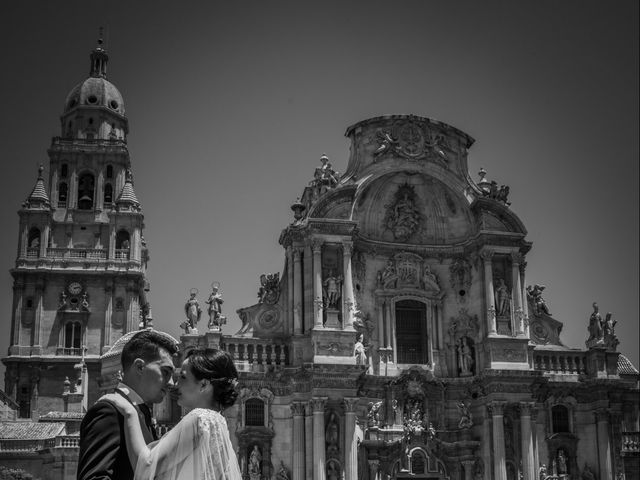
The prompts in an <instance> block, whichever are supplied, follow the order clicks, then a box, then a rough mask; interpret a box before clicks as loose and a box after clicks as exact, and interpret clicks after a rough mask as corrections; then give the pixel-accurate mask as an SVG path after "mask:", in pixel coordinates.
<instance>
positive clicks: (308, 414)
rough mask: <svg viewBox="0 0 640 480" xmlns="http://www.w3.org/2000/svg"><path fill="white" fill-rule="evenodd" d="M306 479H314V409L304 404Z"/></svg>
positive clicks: (307, 403) (308, 403) (308, 404)
mask: <svg viewBox="0 0 640 480" xmlns="http://www.w3.org/2000/svg"><path fill="white" fill-rule="evenodd" d="M304 443H305V467H304V469H305V477H304V478H305V479H308V478H313V408H312V407H311V403H310V402H305V404H304Z"/></svg>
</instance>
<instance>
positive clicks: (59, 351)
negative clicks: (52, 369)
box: [56, 347, 82, 357]
mask: <svg viewBox="0 0 640 480" xmlns="http://www.w3.org/2000/svg"><path fill="white" fill-rule="evenodd" d="M56 355H70V356H73V357H80V356H82V348H64V347H58V348H56Z"/></svg>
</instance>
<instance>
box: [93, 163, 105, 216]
mask: <svg viewBox="0 0 640 480" xmlns="http://www.w3.org/2000/svg"><path fill="white" fill-rule="evenodd" d="M97 180H98V181H97V182H96V188H95V192H94V195H95V197H96V201H95V202H94V205H95V206H96V210H103V209H104V177H103V176H102V172H100V173H99V174H98V179H97Z"/></svg>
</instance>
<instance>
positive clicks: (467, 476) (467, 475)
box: [460, 460, 476, 480]
mask: <svg viewBox="0 0 640 480" xmlns="http://www.w3.org/2000/svg"><path fill="white" fill-rule="evenodd" d="M460 463H461V464H462V465H463V466H464V480H473V466H474V465H475V463H476V462H474V461H473V460H462V461H461V462H460Z"/></svg>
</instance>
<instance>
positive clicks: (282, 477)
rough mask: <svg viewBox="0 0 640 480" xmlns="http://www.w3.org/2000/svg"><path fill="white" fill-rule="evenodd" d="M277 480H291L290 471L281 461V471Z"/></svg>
mask: <svg viewBox="0 0 640 480" xmlns="http://www.w3.org/2000/svg"><path fill="white" fill-rule="evenodd" d="M276 478H277V480H291V479H290V478H289V471H288V470H287V467H285V466H284V461H282V460H280V469H279V470H278V475H277V476H276Z"/></svg>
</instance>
